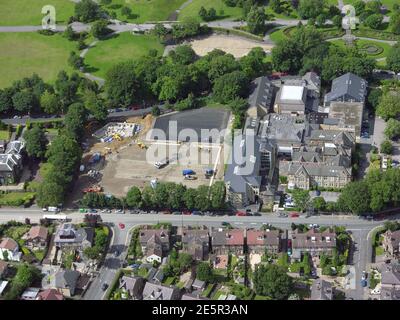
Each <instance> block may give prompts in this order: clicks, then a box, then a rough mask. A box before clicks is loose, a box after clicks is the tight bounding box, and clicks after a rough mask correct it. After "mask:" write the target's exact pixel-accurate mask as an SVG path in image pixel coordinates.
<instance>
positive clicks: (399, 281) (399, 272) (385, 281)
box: [381, 263, 400, 286]
mask: <svg viewBox="0 0 400 320" xmlns="http://www.w3.org/2000/svg"><path fill="white" fill-rule="evenodd" d="M381 274H382V281H381V282H382V285H396V286H400V264H398V263H390V264H383V265H382V268H381Z"/></svg>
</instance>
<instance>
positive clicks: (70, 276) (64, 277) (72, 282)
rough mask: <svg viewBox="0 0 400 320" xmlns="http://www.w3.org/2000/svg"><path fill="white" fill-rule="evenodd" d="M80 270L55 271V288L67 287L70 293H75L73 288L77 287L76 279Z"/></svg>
mask: <svg viewBox="0 0 400 320" xmlns="http://www.w3.org/2000/svg"><path fill="white" fill-rule="evenodd" d="M80 275H81V274H80V272H78V271H75V270H62V271H59V272H57V273H56V276H55V277H56V279H55V284H56V287H57V288H60V289H66V288H69V290H70V292H71V295H74V294H75V290H76V288H77V287H78V286H77V285H78V280H79V277H80Z"/></svg>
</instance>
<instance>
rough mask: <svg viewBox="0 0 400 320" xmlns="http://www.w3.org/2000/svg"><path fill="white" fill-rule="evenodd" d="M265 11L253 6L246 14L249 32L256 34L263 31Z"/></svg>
mask: <svg viewBox="0 0 400 320" xmlns="http://www.w3.org/2000/svg"><path fill="white" fill-rule="evenodd" d="M265 20H266V16H265V11H264V9H263V8H260V7H257V6H253V7H252V8H251V9H250V11H249V13H248V14H247V17H246V21H247V28H248V30H249V32H251V33H254V34H258V33H260V32H263V31H264V28H265Z"/></svg>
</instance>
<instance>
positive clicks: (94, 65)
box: [85, 32, 164, 77]
mask: <svg viewBox="0 0 400 320" xmlns="http://www.w3.org/2000/svg"><path fill="white" fill-rule="evenodd" d="M150 49H156V50H157V51H158V52H159V53H160V54H162V52H163V50H164V48H163V45H162V44H161V43H160V42H159V40H158V39H157V38H156V37H153V36H147V35H132V34H131V33H129V32H124V33H121V34H119V35H117V36H116V37H114V38H111V39H107V40H103V41H100V42H99V43H97V45H96V46H95V47H93V48H92V49H90V50H89V52H88V53H87V55H86V57H85V63H86V65H87V66H88V71H89V72H91V73H93V74H94V75H96V76H99V77H104V76H105V75H106V73H107V70H108V69H109V68H110V67H111V66H113V65H114V64H116V63H118V62H121V61H124V60H129V59H135V58H138V57H140V56H144V55H146V54H147V53H148V52H149V50H150Z"/></svg>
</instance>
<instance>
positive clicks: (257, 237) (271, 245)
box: [246, 229, 281, 254]
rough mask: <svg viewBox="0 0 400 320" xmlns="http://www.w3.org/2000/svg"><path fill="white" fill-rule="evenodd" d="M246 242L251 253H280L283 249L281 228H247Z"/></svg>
mask: <svg viewBox="0 0 400 320" xmlns="http://www.w3.org/2000/svg"><path fill="white" fill-rule="evenodd" d="M246 244H247V250H248V252H249V253H258V254H264V253H265V252H266V251H267V252H268V253H278V252H280V250H281V234H280V232H279V230H254V229H251V230H246Z"/></svg>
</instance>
